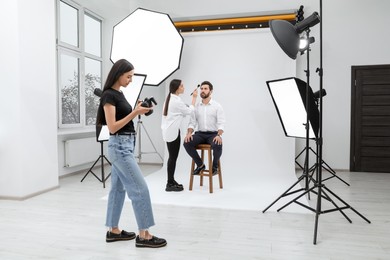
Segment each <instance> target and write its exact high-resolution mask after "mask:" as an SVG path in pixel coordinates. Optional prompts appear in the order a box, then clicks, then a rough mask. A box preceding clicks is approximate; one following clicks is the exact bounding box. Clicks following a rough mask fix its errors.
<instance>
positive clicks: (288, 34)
mask: <svg viewBox="0 0 390 260" xmlns="http://www.w3.org/2000/svg"><path fill="white" fill-rule="evenodd" d="M319 17H322V0H320V16H318V14H317V13H313V14H312V15H311V16H309V17H308V18H307V19H305V20H303V21H302V22H300V23H299V24H298V25H295V26H293V25H291V24H290V23H288V22H286V21H280V20H275V21H270V27H271V31H272V33H273V36H274V37H275V39H276V41H277V42H278V44H279V46H280V47H281V48H282V49H283V51H284V52H285V53H286V54H287V55H288V56H289V57H290V58H292V59H295V58H296V55H297V53H298V50H299V48H298V46H299V34H300V33H302V32H303V31H306V34H307V36H308V33H309V28H310V27H312V26H314V25H316V24H318V23H320V19H319ZM273 25H274V27H275V28H273ZM320 26H321V27H320V68H319V69H317V72H318V73H319V76H320V90H319V92H320V95H319V100H320V106H319V124H318V135H317V136H316V139H315V140H316V149H317V152H318V154H317V156H316V164H315V171H316V180H315V181H314V185H313V187H311V188H310V189H306V190H305V192H303V193H302V194H300V195H299V196H297V197H296V198H294V199H293V200H291V201H290V202H288V203H287V204H285V205H284V206H283V207H281V208H279V209H278V212H279V211H280V210H282V209H283V208H285V207H287V206H288V205H290V204H291V203H293V202H295V203H296V204H298V205H300V206H302V207H305V208H307V209H309V210H311V211H313V212H315V215H316V216H315V225H314V239H313V244H317V231H318V220H319V216H320V215H321V214H325V213H330V212H334V211H339V212H340V213H341V214H342V215H343V216H344V217H345V218H346V219H347V220H348V221H349V222H350V223H352V221H351V220H350V219H349V218H348V216H347V215H346V214H345V213H344V211H343V210H345V209H351V210H352V211H353V212H355V213H356V214H357V215H358V216H360V217H361V218H363V219H364V220H365V221H366V222H367V223H371V222H370V221H369V220H368V219H367V218H365V217H364V216H363V215H362V214H360V213H359V212H358V211H356V210H355V209H354V208H352V207H351V206H350V205H349V204H348V203H346V202H345V201H344V200H342V199H341V198H340V197H339V196H337V195H336V194H335V193H334V192H332V191H331V190H330V189H328V188H327V187H326V186H325V185H324V184H323V180H322V167H321V165H322V144H323V140H322V110H323V107H322V95H323V94H322V93H323V68H322V22H321V23H320ZM307 39H308V40H309V39H310V38H309V37H307ZM310 43H311V42H310V41H308V48H307V68H308V69H307V71H306V76H307V78H308V80H307V83H309V77H310V73H309V51H310ZM308 87H309V84H307V90H308V89H309V88H308ZM307 93H308V91H307V92H306V94H307ZM306 97H308V95H307V96H306ZM307 105H308V104H307ZM309 111H310V109H309V110H307V114H308V115H309ZM308 117H309V116H308ZM308 126H309V125H308V124H306V148H308V147H309V146H308V142H309V138H308V136H309V135H308ZM308 153H309V149H306V158H305V167H304V171H305V173H304V174H308V172H307V170H308ZM296 184H297V182H296V183H295V184H294V185H296ZM292 187H293V186H292ZM292 187H290V189H291V188H292ZM306 187H307V180H306ZM310 192H313V193H315V194H316V195H317V205H316V208H315V209H314V208H312V207H310V206H307V205H305V204H303V203H301V202H299V201H298V199H300V198H301V197H303V196H305V195H306V194H308V195H309V194H310ZM285 193H286V194H288V192H285ZM289 194H291V193H289ZM330 195H331V196H333V197H334V198H336V199H337V200H338V201H340V202H341V203H342V204H343V206H341V207H339V206H338V205H337V204H336V203H335V201H334V200H333V199H332V198H331V196H330ZM278 199H279V198H278ZM322 199H325V200H327V201H328V202H330V203H331V204H332V205H333V206H334V208H332V209H328V210H323V209H322ZM275 202H276V201H275ZM275 202H274V203H275ZM274 203H272V204H271V205H270V206H269V207H271V206H272V205H273V204H274ZM269 207H267V208H266V209H265V210H264V211H263V213H264V212H265V211H266V210H267V209H268V208H269Z"/></svg>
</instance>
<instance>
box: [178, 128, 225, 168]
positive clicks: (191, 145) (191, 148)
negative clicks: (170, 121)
mask: <svg viewBox="0 0 390 260" xmlns="http://www.w3.org/2000/svg"><path fill="white" fill-rule="evenodd" d="M217 134H218V132H195V134H194V135H193V136H192V141H190V142H188V143H184V148H185V149H186V151H187V153H188V154H189V155H190V156H191V157H192V159H194V161H195V163H196V165H197V166H198V167H199V166H201V165H202V164H203V161H202V159H201V158H200V156H199V154H198V152H197V151H196V146H197V145H198V144H210V145H211V149H212V150H213V168H217V167H218V161H219V159H220V158H221V155H222V144H216V143H214V142H213V139H214V138H215V137H216V136H217Z"/></svg>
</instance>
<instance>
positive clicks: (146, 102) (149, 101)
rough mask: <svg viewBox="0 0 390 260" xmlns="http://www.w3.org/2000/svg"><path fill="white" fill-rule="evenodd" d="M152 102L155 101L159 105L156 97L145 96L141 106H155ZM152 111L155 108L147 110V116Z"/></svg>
mask: <svg viewBox="0 0 390 260" xmlns="http://www.w3.org/2000/svg"><path fill="white" fill-rule="evenodd" d="M152 103H154V104H155V105H157V102H156V100H155V99H154V97H150V98H145V99H144V101H142V104H141V106H142V107H152V106H153V105H152ZM152 113H153V109H151V110H149V112H147V113H146V114H145V116H150V115H151V114H152Z"/></svg>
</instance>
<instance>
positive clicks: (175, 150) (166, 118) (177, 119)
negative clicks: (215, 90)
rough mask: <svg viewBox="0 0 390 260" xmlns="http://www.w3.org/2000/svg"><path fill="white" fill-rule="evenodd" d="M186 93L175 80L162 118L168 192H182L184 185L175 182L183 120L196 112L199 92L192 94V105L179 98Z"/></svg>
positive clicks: (181, 85) (180, 83) (182, 86)
mask: <svg viewBox="0 0 390 260" xmlns="http://www.w3.org/2000/svg"><path fill="white" fill-rule="evenodd" d="M183 93H184V85H183V82H182V81H181V80H180V79H173V80H172V81H171V83H170V85H169V94H168V96H167V98H166V100H165V103H164V111H163V116H162V123H161V129H162V135H163V139H164V141H165V142H166V143H167V147H168V153H169V158H168V163H167V175H168V181H167V185H166V188H165V190H166V191H182V190H183V185H182V184H179V183H177V182H176V180H175V177H174V175H175V169H176V161H177V157H178V155H179V150H180V125H181V121H182V119H183V118H184V117H185V116H187V115H190V114H191V113H192V112H193V111H194V106H195V102H196V98H197V96H198V92H197V90H195V91H194V92H193V93H192V102H191V105H190V106H188V105H186V104H185V103H184V102H183V100H182V99H181V98H180V97H179V95H180V94H183Z"/></svg>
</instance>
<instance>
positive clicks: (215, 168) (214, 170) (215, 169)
mask: <svg viewBox="0 0 390 260" xmlns="http://www.w3.org/2000/svg"><path fill="white" fill-rule="evenodd" d="M217 174H218V168H217V167H213V175H217Z"/></svg>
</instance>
